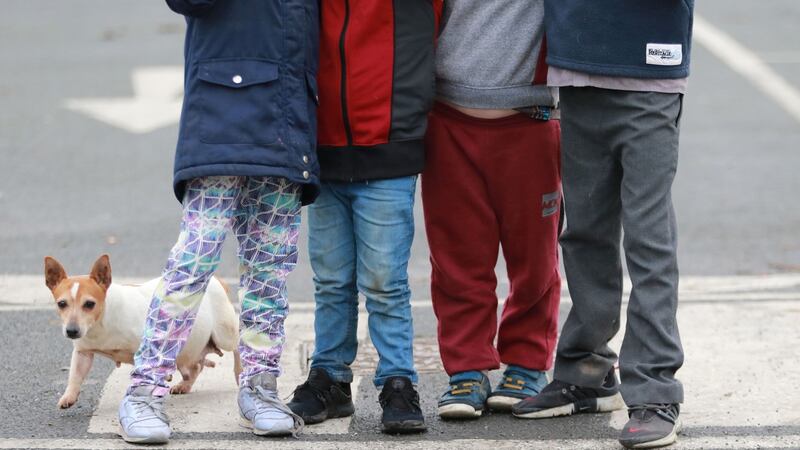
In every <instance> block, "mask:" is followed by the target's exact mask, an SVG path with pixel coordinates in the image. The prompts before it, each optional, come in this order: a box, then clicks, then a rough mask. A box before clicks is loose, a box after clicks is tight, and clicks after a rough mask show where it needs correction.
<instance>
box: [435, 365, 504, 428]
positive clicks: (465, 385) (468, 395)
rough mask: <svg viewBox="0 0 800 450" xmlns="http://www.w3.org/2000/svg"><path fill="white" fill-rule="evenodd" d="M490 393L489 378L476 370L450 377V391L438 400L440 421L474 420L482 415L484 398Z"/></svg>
mask: <svg viewBox="0 0 800 450" xmlns="http://www.w3.org/2000/svg"><path fill="white" fill-rule="evenodd" d="M491 392H492V386H491V385H490V384H489V378H487V377H486V375H484V374H483V372H478V371H476V370H471V371H468V372H459V373H457V374H455V375H453V376H452V377H450V390H448V391H447V392H445V393H444V394H443V395H442V397H441V398H440V399H439V417H441V418H442V419H476V418H478V417H480V416H481V415H483V410H484V406H485V404H486V398H487V397H489V394H490V393H491Z"/></svg>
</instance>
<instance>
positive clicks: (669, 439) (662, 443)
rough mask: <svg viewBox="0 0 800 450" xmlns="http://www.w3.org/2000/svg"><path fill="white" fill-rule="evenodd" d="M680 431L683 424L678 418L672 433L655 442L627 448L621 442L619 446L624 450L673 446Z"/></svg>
mask: <svg viewBox="0 0 800 450" xmlns="http://www.w3.org/2000/svg"><path fill="white" fill-rule="evenodd" d="M682 429H683V422H681V418H680V417H678V420H677V422H676V423H675V426H674V427H673V428H672V433H670V434H668V435H666V436H664V437H663V438H661V439H657V440H655V441H650V442H642V443H639V444H634V445H631V446H628V445H626V444H624V443H622V441H620V444H622V446H623V447H625V448H657V447H666V446H667V445H672V444H674V443H675V442H676V441H677V440H678V434H680V432H681V430H682Z"/></svg>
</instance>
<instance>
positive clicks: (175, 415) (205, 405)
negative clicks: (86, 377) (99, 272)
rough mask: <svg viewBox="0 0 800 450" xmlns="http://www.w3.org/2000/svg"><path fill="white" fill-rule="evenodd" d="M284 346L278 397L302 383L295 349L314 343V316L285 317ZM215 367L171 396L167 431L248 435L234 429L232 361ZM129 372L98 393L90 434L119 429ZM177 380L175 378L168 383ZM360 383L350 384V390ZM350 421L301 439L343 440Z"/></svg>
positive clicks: (119, 372)
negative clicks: (329, 437) (339, 436)
mask: <svg viewBox="0 0 800 450" xmlns="http://www.w3.org/2000/svg"><path fill="white" fill-rule="evenodd" d="M366 322H367V320H366V316H363V317H359V325H360V324H362V323H364V324H366ZM285 329H286V336H287V340H286V345H285V347H284V352H283V356H282V357H281V362H282V365H283V374H282V375H281V376H280V377H278V392H279V395H281V397H282V398H283V397H288V396H289V395H290V394H291V392H292V391H293V390H294V388H295V387H296V386H297V385H298V384H300V383H302V382H303V381H305V376H306V374H305V373H303V372H302V370H301V367H304V365H305V364H302V361H301V358H302V357H303V356H302V355H301V352H300V345H301V343H302V342H304V341H308V340H312V339H313V338H314V315H313V314H310V313H296V312H295V313H292V314H289V316H288V317H287V320H286V323H285ZM358 338H359V340H363V339H365V338H366V327H361V326H359V335H358ZM215 361H217V367H215V368H210V369H205V370H203V372H202V373H201V374H200V376H199V377H198V379H197V382H196V383H195V385H194V388H193V389H192V392H191V393H189V394H187V395H171V396H170V397H169V399H168V403H167V412H168V414H169V416H170V418H171V425H172V429H173V431H174V432H176V433H211V432H225V433H236V432H241V433H249V431H247V430H244V429H242V428H240V427H239V417H238V415H239V413H238V407H237V405H236V393H237V385H236V382H235V379H234V376H233V357H232V356H231V354H229V353H228V354H226V355H225V356H224V357H223V358H222V359H221V360H215ZM130 371H131V366H128V365H125V366H122V367H120V368H117V369H115V370H114V371H112V372H111V375H110V376H109V377H108V379H107V380H106V384H105V386H104V387H103V391H102V394H101V397H100V401H99V403H98V406H97V409H96V410H95V412H94V414H93V416H92V418H91V420H90V422H89V428H88V432H89V433H116V432H117V428H118V421H117V408H118V407H119V403H120V401H121V400H122V396H123V394H124V393H125V389H126V388H127V386H128V383H129V374H130ZM179 380H180V374H178V373H176V374H175V375H174V378H173V383H175V382H177V381H179ZM360 381H361V377H359V376H355V377H354V379H353V387H354V390H355V389H357V387H358V385H359V383H360ZM351 420H352V418H350V417H347V418H342V419H333V420H328V421H326V422H324V423H322V424H319V425H313V426H308V427H306V429H305V433H306V434H310V435H314V434H346V433H347V432H348V431H349V429H350V422H351Z"/></svg>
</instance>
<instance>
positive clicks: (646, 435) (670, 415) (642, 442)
mask: <svg viewBox="0 0 800 450" xmlns="http://www.w3.org/2000/svg"><path fill="white" fill-rule="evenodd" d="M680 411H681V408H680V405H678V404H677V403H675V404H671V405H669V404H659V405H639V406H631V407H630V408H628V416H629V417H630V420H628V423H626V424H625V428H623V429H622V433H621V434H620V436H619V443H620V444H622V445H623V446H624V447H625V448H653V447H663V446H665V445H670V444H672V443H674V442H675V441H676V440H677V439H678V433H680V432H681V419H680V417H679V414H680Z"/></svg>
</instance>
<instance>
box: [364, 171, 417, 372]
mask: <svg viewBox="0 0 800 450" xmlns="http://www.w3.org/2000/svg"><path fill="white" fill-rule="evenodd" d="M416 181H417V177H415V176H409V177H401V178H391V179H385V180H371V181H369V182H368V183H366V182H365V183H358V184H353V185H352V186H351V192H352V195H353V230H354V232H355V238H356V261H357V263H356V274H357V275H356V276H357V283H356V284H357V286H358V290H359V291H361V292H362V293H363V294H364V297H366V307H367V312H368V313H369V317H368V323H369V335H370V338H371V339H372V343H373V345H375V349H376V350H377V351H378V355H379V357H380V360H379V362H378V368H377V371H376V374H375V379H374V383H375V386H376V387H380V386H383V384H384V382H385V381H386V380H387V379H388V378H390V377H392V376H402V377H408V378H409V379H410V380H411V382H412V383H416V382H417V371H416V370H415V369H414V356H413V351H414V350H413V340H414V329H413V326H412V319H411V304H410V299H411V289H410V288H409V285H408V259H409V257H410V254H411V242H412V240H413V238H414V191H415V190H416V189H415V188H416V185H417V183H416Z"/></svg>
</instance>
